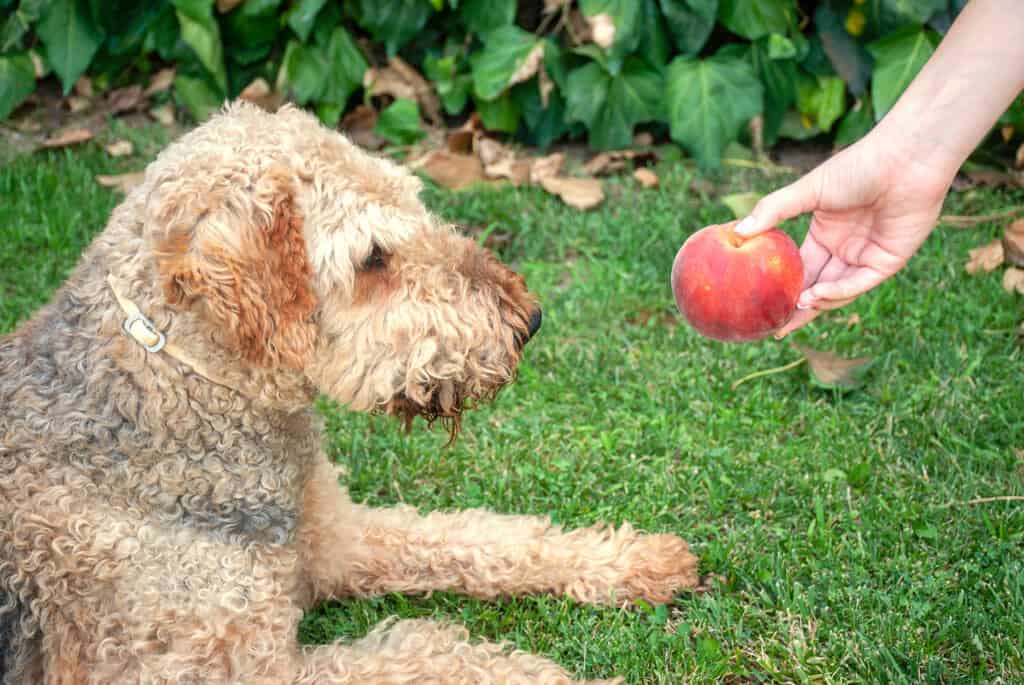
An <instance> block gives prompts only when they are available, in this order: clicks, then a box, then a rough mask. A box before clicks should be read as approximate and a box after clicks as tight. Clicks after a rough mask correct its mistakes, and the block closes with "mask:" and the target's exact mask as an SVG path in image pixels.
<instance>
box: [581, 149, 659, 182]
mask: <svg viewBox="0 0 1024 685" xmlns="http://www.w3.org/2000/svg"><path fill="white" fill-rule="evenodd" d="M657 160H658V156H657V155H656V154H655V153H654V152H653V151H650V150H613V151H611V152H599V153H598V154H596V155H594V156H593V157H592V158H591V159H590V160H588V161H587V163H586V164H584V165H583V171H584V173H587V174H590V175H591V176H607V175H609V174H614V173H618V172H620V171H623V170H624V169H627V168H630V167H632V166H634V165H636V164H639V163H645V164H647V163H652V162H656V161H657Z"/></svg>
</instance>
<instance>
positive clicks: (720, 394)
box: [0, 132, 1024, 683]
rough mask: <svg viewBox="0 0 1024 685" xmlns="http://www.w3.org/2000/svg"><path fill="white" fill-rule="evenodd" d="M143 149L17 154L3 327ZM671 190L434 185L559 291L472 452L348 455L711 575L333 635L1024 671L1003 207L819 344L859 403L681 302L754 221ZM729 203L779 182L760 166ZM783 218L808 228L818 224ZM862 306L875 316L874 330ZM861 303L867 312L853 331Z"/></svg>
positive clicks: (1018, 385) (906, 676)
mask: <svg viewBox="0 0 1024 685" xmlns="http://www.w3.org/2000/svg"><path fill="white" fill-rule="evenodd" d="M130 135H132V136H134V137H135V139H136V144H137V145H136V147H137V148H138V149H140V150H141V153H140V154H141V156H140V157H134V158H127V159H118V160H114V159H110V158H108V157H107V156H106V155H105V153H103V151H102V148H101V147H99V146H98V145H97V146H93V145H88V146H85V147H82V148H79V149H76V150H74V151H69V150H63V151H53V152H47V153H40V154H36V155H34V156H30V157H21V158H18V159H17V160H15V161H14V162H12V163H11V164H9V165H8V166H6V167H4V168H2V169H0V197H2V198H3V201H2V202H0V331H2V332H5V331H8V330H10V329H12V328H13V327H14V326H15V325H16V324H17V323H18V321H20V320H22V319H24V318H25V317H27V316H28V315H29V314H30V313H31V311H32V310H33V309H35V308H36V307H38V306H39V305H41V304H42V303H43V302H44V301H45V300H46V299H47V298H48V297H49V296H50V294H51V293H52V292H53V290H54V289H55V288H56V287H57V286H58V285H59V284H60V282H61V280H62V279H63V277H64V276H65V275H66V274H67V273H68V270H69V269H70V268H71V267H72V266H73V264H74V262H75V260H76V257H77V255H78V254H79V252H80V251H81V250H82V249H83V247H84V246H85V245H86V244H87V243H88V241H89V239H90V237H91V236H92V235H93V234H94V233H95V232H97V231H98V230H99V229H100V228H102V226H103V224H104V222H105V219H106V217H107V215H108V213H109V211H110V210H111V209H112V208H113V207H114V205H115V204H116V203H117V201H118V199H119V196H118V194H117V193H116V192H115V191H111V190H108V189H105V188H101V187H99V186H98V185H97V184H96V182H95V181H94V176H95V175H96V174H102V173H117V172H120V171H128V170H136V169H138V168H141V166H142V164H143V163H144V161H145V159H147V158H148V157H149V156H151V155H152V154H154V153H155V151H156V150H157V149H158V148H159V146H160V144H162V142H164V141H163V140H162V139H161V137H160V136H159V135H158V134H153V133H151V132H142V133H131V134H130ZM658 172H659V174H660V175H661V177H662V185H661V188H660V189H656V190H642V189H640V188H639V186H638V185H637V184H636V183H635V182H633V181H632V180H631V179H629V178H628V177H627V178H623V179H619V180H610V181H608V182H607V183H606V192H607V194H608V196H609V197H608V201H607V202H606V203H605V204H604V205H603V206H602V207H601V208H599V209H598V210H596V211H593V212H589V213H581V212H578V211H575V210H571V209H568V208H566V207H564V206H563V205H561V204H559V203H558V202H557V201H555V200H552V199H551V198H549V197H548V196H545V195H544V194H543V193H542V192H541V191H538V190H535V189H514V188H505V189H485V190H479V191H471V192H461V193H449V192H441V191H437V190H430V191H428V192H427V194H426V201H427V202H428V204H429V205H430V206H431V207H432V208H433V209H434V210H436V211H437V212H439V213H440V214H441V215H442V216H444V217H446V218H448V219H450V220H453V221H457V222H459V223H461V224H463V225H466V226H467V227H469V228H470V229H471V230H474V231H483V232H484V233H485V234H489V235H491V236H492V238H493V237H495V236H505V237H507V240H504V241H502V242H501V248H500V249H501V252H502V256H503V257H504V258H505V259H506V260H508V261H509V262H511V263H513V264H514V265H515V266H516V267H517V268H518V269H519V270H520V271H521V272H522V273H523V274H525V276H526V277H527V280H528V282H529V283H530V285H531V287H532V288H533V289H534V290H535V291H536V292H537V293H539V294H540V297H541V298H542V301H543V306H544V327H543V329H542V330H541V332H540V334H539V335H538V337H537V338H536V340H535V341H534V342H531V344H530V346H529V347H528V349H527V352H526V354H525V359H524V361H523V364H522V366H521V369H520V375H519V380H518V382H517V383H516V384H514V385H512V386H511V387H509V388H507V389H506V390H504V391H503V392H502V393H501V394H500V395H499V397H498V399H497V401H496V402H494V403H493V404H491V405H488V406H486V407H484V408H482V409H480V410H478V411H476V412H475V413H472V414H470V415H468V416H467V418H466V421H465V423H464V431H463V433H462V435H461V437H460V438H459V440H458V441H457V442H456V443H455V444H454V445H453V446H451V447H448V448H446V447H445V442H446V435H445V434H444V433H443V432H442V431H440V430H435V431H427V430H425V429H424V427H422V426H420V425H418V426H417V429H415V430H414V431H413V432H412V433H411V434H410V435H408V436H406V435H403V434H402V432H401V431H400V430H399V427H398V425H397V424H395V423H393V422H392V421H390V420H388V419H386V418H380V417H378V418H373V417H366V416H362V415H354V414H351V413H349V412H347V411H345V410H344V409H343V408H340V407H338V406H334V405H331V404H328V403H326V402H325V403H323V404H322V405H321V407H320V410H321V411H322V412H323V413H324V414H325V415H326V418H327V427H328V437H327V439H328V449H329V452H330V454H331V456H332V457H333V458H335V459H336V460H338V462H339V463H341V464H343V465H344V466H345V467H346V469H347V470H348V473H349V487H350V489H351V491H352V494H353V497H354V498H356V499H357V500H364V501H366V502H369V503H372V504H377V505H386V504H392V503H396V502H406V503H410V504H414V505H416V506H418V507H421V508H422V509H439V508H440V509H445V508H455V507H460V508H461V507H478V506H485V507H489V508H491V509H494V510H498V511H503V512H519V513H533V514H545V515H550V516H551V517H552V518H553V519H555V520H556V521H558V522H559V523H561V524H564V525H565V526H584V525H589V524H592V523H594V522H596V521H599V520H606V521H612V522H616V523H618V522H621V521H626V520H628V521H631V522H633V523H634V524H636V525H637V526H639V527H642V528H645V529H648V530H653V531H672V532H676V533H678V534H680V535H682V536H683V537H685V538H686V539H687V540H689V541H690V543H691V544H692V546H693V547H694V549H695V551H696V552H697V553H698V554H699V555H700V556H701V560H702V561H701V570H702V573H706V574H714V575H715V576H716V577H717V578H718V581H717V583H716V584H715V585H714V589H713V590H712V591H710V592H706V593H701V594H696V595H694V594H684V595H682V596H680V597H679V598H678V599H677V600H676V601H675V602H674V603H673V604H671V605H669V606H658V607H642V608H641V609H639V610H635V611H622V610H614V609H597V608H592V607H584V606H578V605H575V604H573V603H572V602H570V601H568V600H565V599H562V598H526V599H508V600H503V601H500V602H481V601H476V600H471V599H466V598H464V597H459V596H456V595H450V594H435V595H433V596H432V597H429V598H422V597H401V596H388V597H384V598H380V599H375V600H371V601H347V602H339V603H330V604H326V605H323V606H321V607H320V608H318V609H316V610H315V611H313V612H311V613H310V614H308V615H307V617H306V620H305V621H304V623H303V625H302V629H301V637H302V639H304V640H305V641H308V642H326V641H330V640H334V639H337V638H341V639H350V638H353V637H357V636H360V635H362V634H363V633H365V632H366V631H367V630H368V629H369V627H370V626H372V625H373V624H375V623H377V622H378V621H380V620H382V619H384V618H385V617H387V616H390V615H395V614H397V615H400V616H404V617H414V616H416V617H431V618H436V619H449V620H454V621H458V622H461V623H463V624H465V625H466V626H467V627H468V628H469V630H470V631H471V633H472V634H474V635H476V636H486V637H488V638H491V639H500V640H509V641H512V642H513V643H515V644H516V645H517V646H518V647H520V648H522V649H526V650H531V651H535V652H540V653H543V654H546V655H548V656H550V657H552V658H554V659H556V660H557V661H559V662H561V663H562V664H564V665H566V666H567V667H568V668H569V669H570V670H572V671H574V672H575V673H576V674H578V675H579V676H580V677H590V678H598V677H610V676H612V675H616V674H618V675H623V676H625V677H626V680H627V682H629V683H682V682H688V683H717V682H726V683H737V682H790V681H791V682H801V683H803V682H815V683H866V682H867V683H890V682H928V683H980V682H990V683H996V682H1003V683H1011V682H1017V683H1020V682H1024V502H1021V501H1009V500H1003V501H991V502H983V503H977V504H970V503H967V501H968V500H971V499H973V498H978V497H992V496H1006V495H1016V496H1020V495H1024V449H1022V448H1024V393H1022V388H1024V360H1022V348H1021V342H1020V339H1019V338H1018V334H1017V332H1016V329H1017V326H1018V324H1019V323H1020V322H1021V319H1022V318H1024V317H1022V308H1021V300H1020V296H1011V295H1008V294H1006V293H1005V292H1004V291H1003V289H1002V288H1001V286H1000V278H999V275H998V274H982V275H977V276H967V275H966V274H965V273H964V270H963V264H964V262H965V260H966V256H967V250H968V249H969V248H971V247H974V246H976V245H979V244H981V243H983V242H987V241H988V240H991V239H992V238H994V237H996V236H997V235H998V234H999V231H1000V230H1001V228H1002V225H1001V224H1000V223H997V222H992V223H985V224H981V225H979V226H977V227H974V228H970V229H959V228H952V227H940V229H939V230H937V231H936V233H935V234H934V235H933V236H932V237H931V238H930V239H929V241H928V242H927V243H926V245H925V246H924V248H923V249H922V251H921V253H920V254H919V256H918V257H917V258H915V259H914V260H913V261H912V263H911V265H910V266H909V268H907V269H906V270H905V271H904V272H903V273H902V274H901V275H900V276H898V277H897V278H895V279H892V280H891V281H889V282H888V283H887V284H886V285H884V286H883V287H881V288H880V289H878V290H877V291H875V292H874V293H872V294H871V295H869V296H866V297H863V298H861V300H859V301H858V302H857V303H855V304H854V305H853V306H851V307H848V308H847V309H845V310H842V311H840V312H837V313H835V314H832V315H828V316H823V317H821V318H820V319H819V320H818V321H817V322H815V323H814V324H813V325H811V326H810V327H809V328H808V329H806V330H804V331H801V332H800V333H798V334H797V335H796V336H795V338H796V339H797V340H798V341H800V342H803V343H805V344H808V345H811V346H813V347H815V348H818V349H824V350H830V351H833V352H836V353H839V354H842V355H845V356H857V355H871V356H873V357H875V362H874V364H873V365H872V366H871V368H870V369H869V370H868V372H867V375H866V378H865V385H864V386H863V387H862V388H861V389H859V390H855V391H853V392H849V393H845V394H842V393H838V392H837V391H834V390H828V389H823V388H820V387H817V386H815V385H813V384H812V383H810V382H809V377H808V371H807V369H806V366H800V367H797V368H794V369H791V370H789V371H787V372H784V373H780V374H775V375H768V376H764V377H761V378H757V379H754V380H751V381H749V382H747V383H744V384H743V385H741V386H740V387H739V388H738V389H736V390H733V389H732V388H731V385H732V383H733V382H734V381H735V380H736V379H738V378H740V377H742V376H744V375H746V374H748V373H751V372H753V371H757V370H760V369H769V368H772V367H777V366H781V365H784V364H786V363H788V362H790V361H793V360H795V359H797V358H798V353H797V352H796V351H795V350H794V349H793V348H792V347H791V346H790V345H788V344H787V343H779V342H775V341H772V340H769V341H765V342H761V343H756V344H748V345H724V344H720V343H715V342H711V341H708V340H705V339H702V338H700V337H698V336H697V335H696V334H695V333H693V332H692V331H691V330H690V329H688V328H687V327H685V326H682V325H680V323H679V321H678V320H677V319H676V318H675V317H674V316H673V313H674V308H673V305H672V299H671V293H670V291H669V286H668V273H669V269H670V265H671V263H672V258H673V257H674V255H675V252H676V250H677V248H678V247H679V245H680V244H681V243H682V241H683V240H684V239H685V238H686V236H687V235H688V234H689V233H690V232H692V231H693V230H695V229H696V228H698V227H700V226H702V225H704V224H707V223H712V222H718V221H723V220H727V219H729V218H731V216H730V214H729V210H728V209H726V208H725V207H724V206H723V205H722V204H721V203H720V202H719V201H717V200H716V198H715V196H713V195H712V196H709V195H708V194H707V193H708V188H709V186H708V184H707V183H706V179H700V180H701V181H702V182H701V183H698V184H696V186H697V187H699V188H703V189H704V190H703V191H700V190H692V189H691V187H692V185H693V184H692V181H693V180H694V172H693V170H692V167H689V166H688V165H686V164H683V163H681V162H674V163H664V164H662V165H661V166H660V167H659V168H658ZM711 180H712V182H713V186H714V188H715V189H716V190H715V192H716V193H721V192H732V191H736V190H761V191H764V190H768V189H770V188H771V187H772V186H773V185H774V184H777V183H780V182H781V181H782V178H780V177H775V178H774V179H770V178H766V177H765V176H763V175H762V174H761V172H758V171H750V170H748V171H738V172H734V173H731V174H729V175H726V176H722V177H718V178H714V179H711ZM1016 204H1024V192H1021V191H1006V190H998V189H976V190H971V191H969V192H961V193H957V194H955V195H954V196H952V197H951V198H950V200H949V201H948V202H947V211H950V212H955V213H958V214H979V213H981V214H983V213H988V212H993V211H998V210H1000V209H1003V208H1005V207H1008V206H1011V205H1016ZM786 228H787V230H789V231H790V233H791V235H793V236H794V238H796V239H798V240H799V239H801V238H802V235H803V232H804V231H805V230H806V221H803V222H794V224H793V225H790V226H787V227H786ZM852 315H856V317H852ZM851 317H852V318H851Z"/></svg>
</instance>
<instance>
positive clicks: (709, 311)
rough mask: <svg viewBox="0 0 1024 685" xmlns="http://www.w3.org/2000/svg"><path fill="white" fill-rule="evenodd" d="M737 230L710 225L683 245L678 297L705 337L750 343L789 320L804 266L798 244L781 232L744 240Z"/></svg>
mask: <svg viewBox="0 0 1024 685" xmlns="http://www.w3.org/2000/svg"><path fill="white" fill-rule="evenodd" d="M735 226H736V222H735V221H733V222H731V223H728V224H717V225H714V226H706V227H704V228H702V229H701V230H699V231H697V232H696V233H694V234H693V235H691V236H690V237H689V238H688V239H687V240H686V242H685V243H683V246H682V247H681V248H679V252H678V253H677V254H676V259H675V262H673V264H672V294H673V295H674V296H675V299H676V306H677V307H679V311H680V312H681V313H682V315H683V317H684V318H685V319H686V321H687V322H688V323H689V324H690V325H691V326H693V327H694V328H695V329H697V331H698V332H699V333H701V334H702V335H705V336H707V337H709V338H714V339H715V340H722V341H724V342H749V341H752V340H759V339H761V338H764V337H765V336H767V335H769V334H771V333H772V332H773V331H775V330H777V329H778V328H780V327H781V326H782V325H784V324H785V323H786V322H787V321H789V319H790V317H791V316H792V315H793V310H794V308H795V307H796V300H797V297H799V296H800V291H801V289H802V288H803V281H804V265H803V261H802V260H801V259H800V251H799V250H798V249H797V247H796V243H794V242H793V239H792V238H790V237H789V236H788V235H786V234H785V233H783V232H782V231H780V230H779V229H777V228H773V229H771V230H769V231H766V232H764V233H760V234H758V235H756V236H753V237H750V238H743V237H741V236H739V235H737V234H736V233H735V232H734V231H733V228H734V227H735Z"/></svg>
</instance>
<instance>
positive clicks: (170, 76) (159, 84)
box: [143, 67, 175, 97]
mask: <svg viewBox="0 0 1024 685" xmlns="http://www.w3.org/2000/svg"><path fill="white" fill-rule="evenodd" d="M174 74H175V72H174V68H173V67H167V68H166V69H161V70H160V71H158V72H156V74H154V75H153V78H152V80H151V81H150V82H149V85H148V86H146V90H145V91H144V92H143V95H145V96H146V97H149V96H151V95H156V94H157V93H162V92H164V91H165V90H167V89H168V88H170V87H171V85H172V84H173V83H174Z"/></svg>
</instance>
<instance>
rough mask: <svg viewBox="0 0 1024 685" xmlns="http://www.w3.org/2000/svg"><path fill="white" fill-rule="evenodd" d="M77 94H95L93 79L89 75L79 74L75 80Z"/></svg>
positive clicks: (85, 96) (87, 96)
mask: <svg viewBox="0 0 1024 685" xmlns="http://www.w3.org/2000/svg"><path fill="white" fill-rule="evenodd" d="M75 94H76V95H80V96H82V97H84V98H91V97H92V94H93V90H92V79H91V78H89V77H88V76H79V77H78V80H77V81H75Z"/></svg>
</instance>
